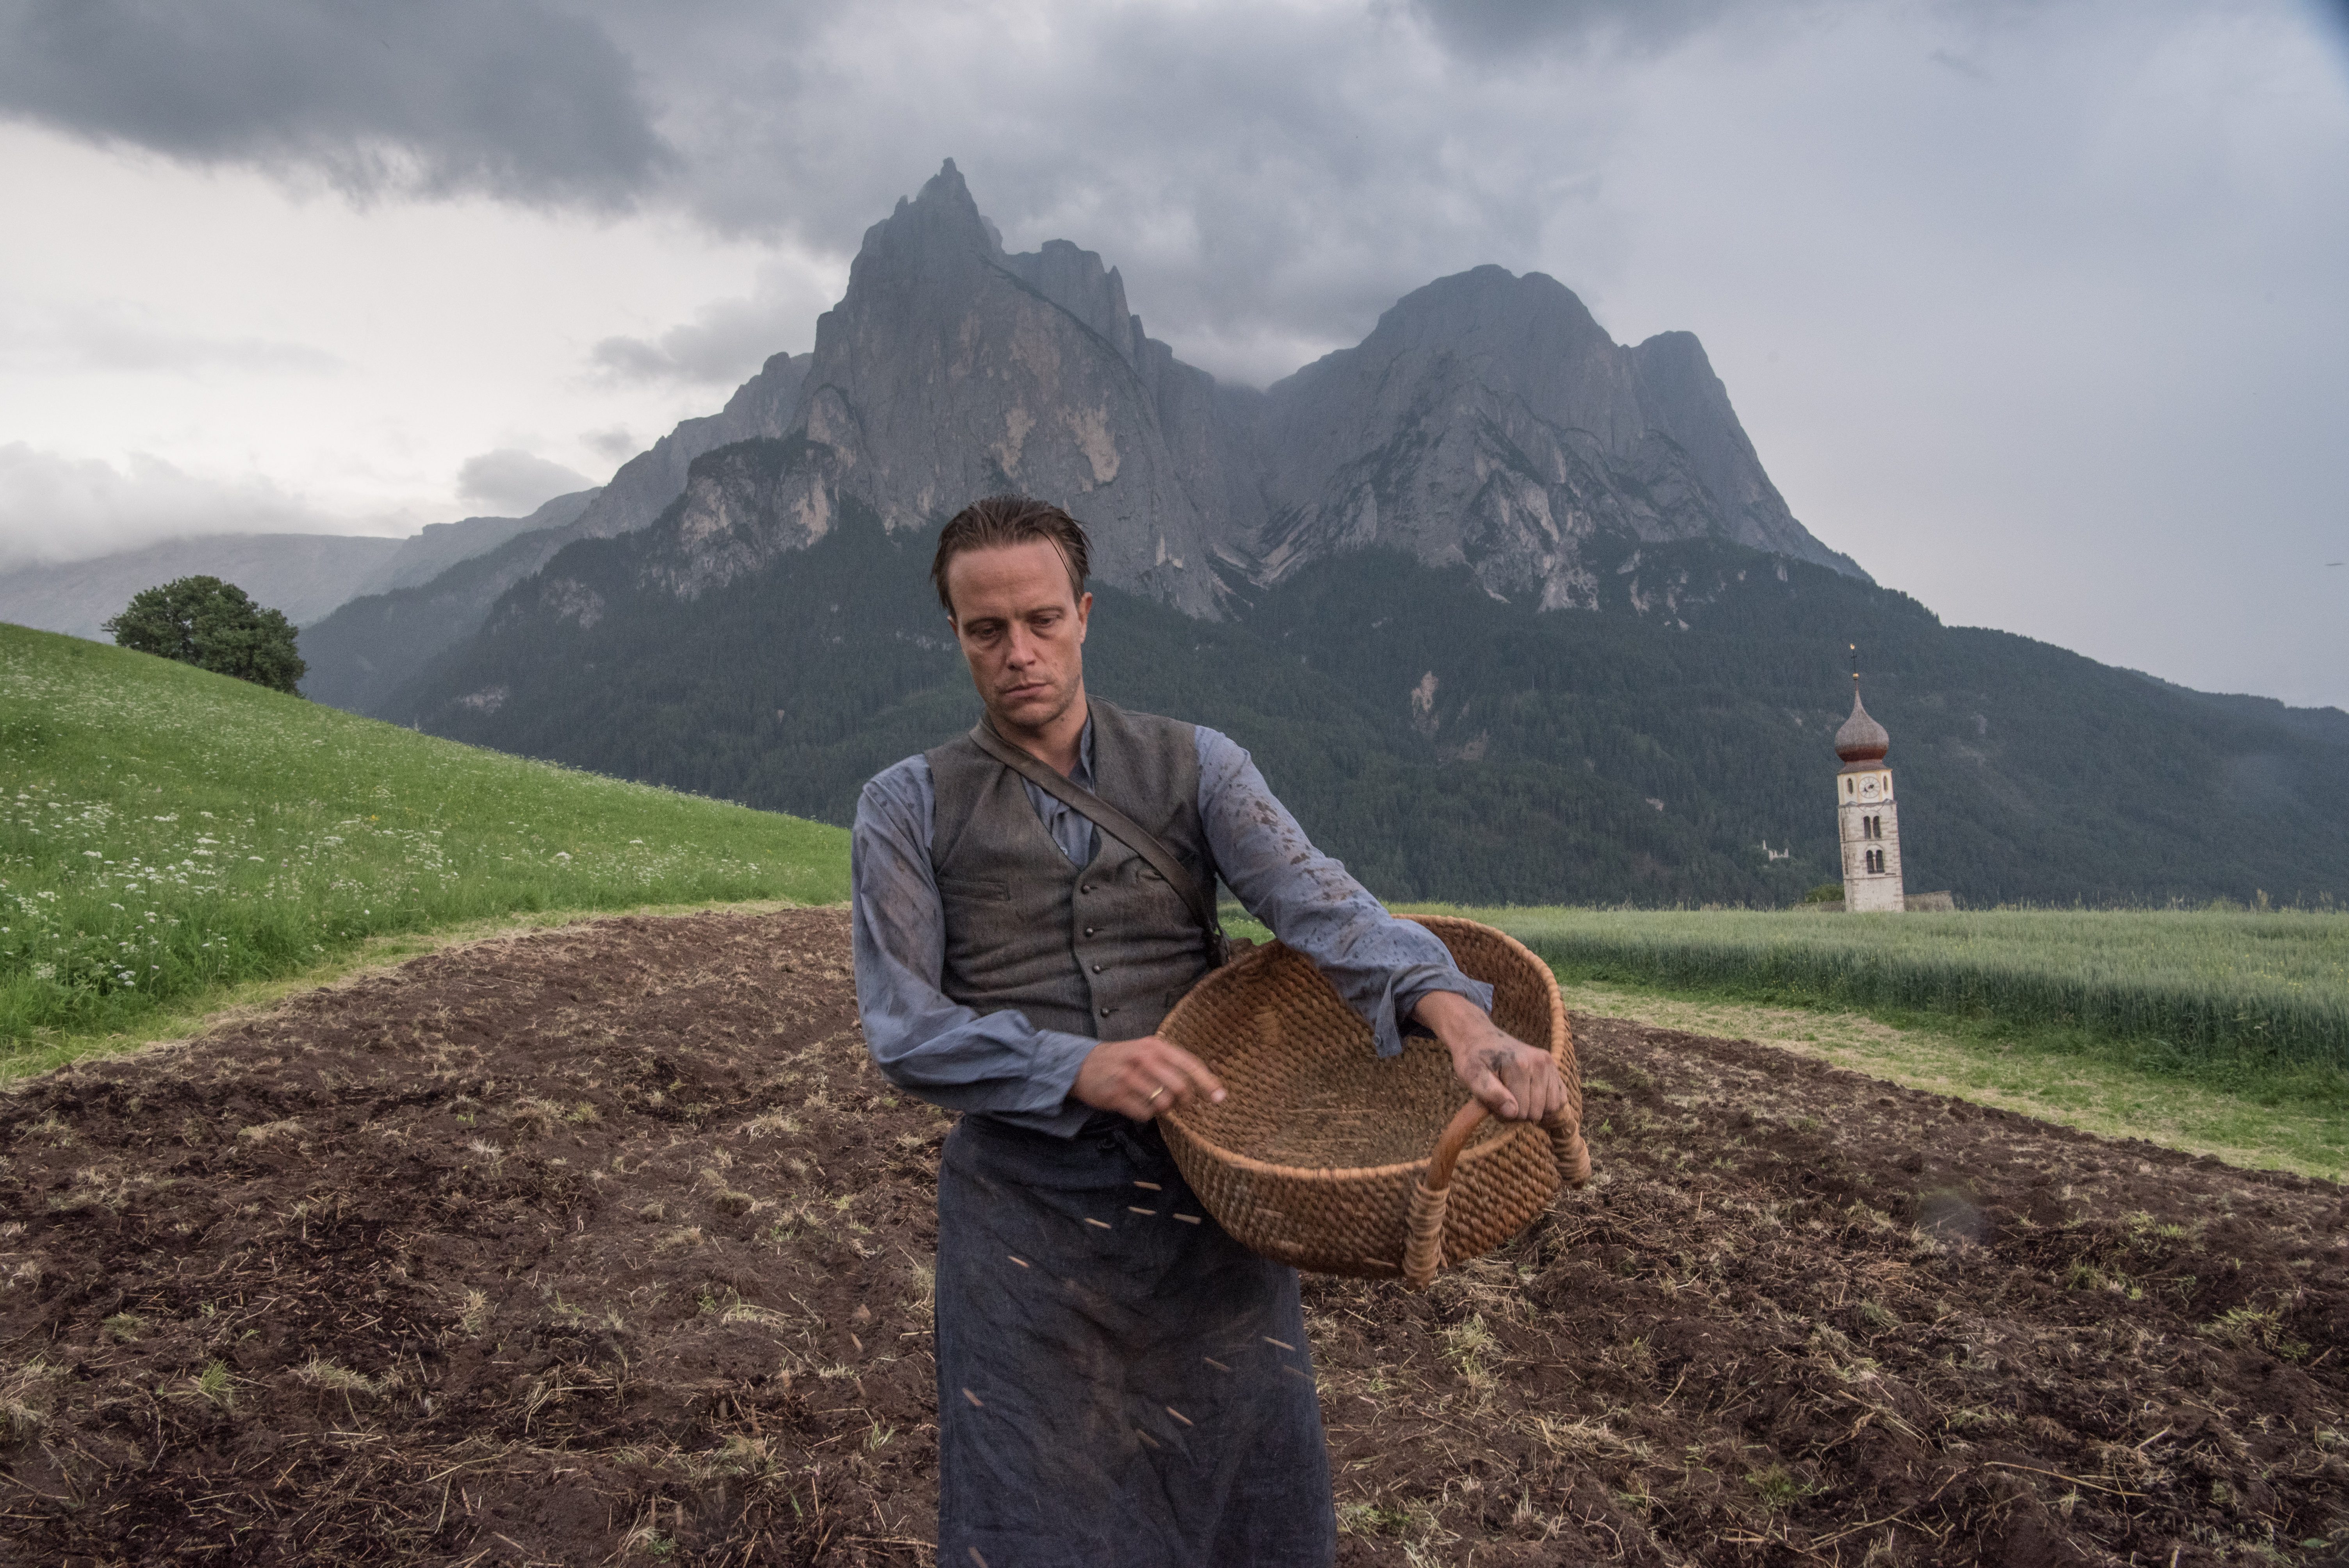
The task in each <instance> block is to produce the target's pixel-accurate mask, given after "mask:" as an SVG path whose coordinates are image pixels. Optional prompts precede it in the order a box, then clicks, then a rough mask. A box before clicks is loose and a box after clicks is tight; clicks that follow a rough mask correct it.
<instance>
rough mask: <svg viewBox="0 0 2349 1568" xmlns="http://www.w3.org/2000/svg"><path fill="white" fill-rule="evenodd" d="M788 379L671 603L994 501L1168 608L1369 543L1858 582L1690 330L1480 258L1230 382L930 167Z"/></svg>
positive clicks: (690, 526)
mask: <svg viewBox="0 0 2349 1568" xmlns="http://www.w3.org/2000/svg"><path fill="white" fill-rule="evenodd" d="M801 386H802V390H801V392H800V395H799V398H798V403H797V407H796V410H795V412H794V415H793V417H792V423H791V426H790V428H789V429H788V430H786V431H784V432H782V434H783V435H784V437H785V442H786V445H787V446H788V447H789V448H790V451H789V453H788V455H787V456H786V457H778V458H776V459H774V460H771V461H769V460H761V461H759V462H753V463H732V464H724V465H717V466H714V467H712V468H711V469H709V473H707V474H703V473H701V471H700V470H699V469H697V470H696V474H695V477H694V478H693V479H692V480H689V482H688V486H687V493H686V497H685V500H684V507H683V512H682V514H681V518H680V521H679V523H678V536H677V542H678V545H679V546H680V547H681V549H680V551H679V552H678V557H677V558H676V559H673V560H671V561H669V562H667V564H665V565H662V566H660V567H658V568H657V575H659V576H661V577H662V578H663V579H664V580H666V581H667V582H668V583H670V584H671V586H672V587H674V588H675V589H676V590H677V591H678V592H680V593H698V592H699V591H700V589H701V588H703V587H705V586H708V585H710V584H713V583H719V582H723V581H726V580H727V579H729V578H730V577H732V576H736V575H739V574H740V573H743V572H746V571H751V570H755V569H757V568H758V567H759V566H760V565H761V563H763V562H767V561H771V560H772V559H773V558H774V557H775V556H776V555H777V554H778V553H779V552H782V551H787V550H791V549H795V548H798V547H800V546H802V545H804V544H806V543H808V542H812V541H813V540H815V539H818V538H821V537H822V536H823V534H824V533H825V532H826V531H828V530H829V529H830V527H831V526H832V522H833V519H834V518H835V517H836V516H837V515H838V512H839V509H840V507H841V506H842V505H843V503H844V502H845V501H846V500H850V499H852V498H853V499H854V500H855V501H856V502H857V503H859V504H861V505H864V506H866V507H869V508H870V509H871V510H872V511H874V513H875V514H876V515H877V516H878V517H879V518H880V519H881V521H883V523H884V524H885V526H886V527H888V528H890V529H892V530H899V529H905V528H913V527H919V526H926V525H932V524H935V523H936V522H937V521H941V520H943V519H944V518H945V517H947V516H948V515H950V514H951V513H952V512H953V511H957V509H959V508H960V507H962V506H963V505H965V504H967V503H968V501H970V500H973V499H975V498H977V497H978V496H981V495H986V494H988V493H991V492H994V491H998V490H1027V491H1030V493H1033V494H1037V495H1041V496H1045V497H1049V498H1050V499H1052V500H1057V501H1058V502H1060V503H1061V504H1062V505H1064V506H1066V507H1068V508H1069V509H1070V510H1071V511H1072V512H1074V513H1075V514H1076V515H1077V516H1078V517H1080V518H1081V519H1082V520H1083V521H1085V522H1086V523H1087V524H1088V525H1089V526H1090V527H1091V528H1092V531H1093V534H1094V538H1095V545H1096V548H1095V559H1096V560H1097V562H1099V563H1100V574H1101V575H1102V577H1103V578H1104V579H1105V580H1106V581H1108V582H1109V583H1112V584H1114V585H1116V586H1118V587H1121V588H1126V589H1129V590H1133V591H1136V592H1140V593H1145V594H1148V595H1150V596H1153V597H1155V598H1159V599H1162V600H1164V601H1167V602H1169V603H1174V604H1175V605H1176V606H1178V607H1179V608H1181V609H1183V610H1185V612H1187V613H1189V614H1216V613H1217V609H1218V606H1219V604H1220V603H1222V602H1223V598H1224V595H1225V594H1226V592H1227V591H1228V589H1229V587H1230V586H1231V585H1234V584H1237V583H1240V582H1242V581H1248V580H1252V581H1255V582H1257V583H1271V582H1275V581H1278V579H1279V578H1281V577H1282V576H1284V575H1286V574H1287V573H1289V572H1291V571H1293V570H1295V569H1296V567H1297V566H1299V564H1301V563H1302V562H1305V561H1307V560H1309V559H1315V558H1319V557H1320V556H1323V555H1327V554H1330V553H1334V552H1344V551H1350V550H1356V549H1361V548H1364V547H1367V546H1371V545H1381V546H1386V547H1390V548H1399V549H1402V550H1404V551H1406V552H1409V553H1411V554H1412V555H1413V556H1415V557H1417V558H1418V559H1420V560H1422V561H1423V562H1430V563H1433V564H1454V563H1465V564H1467V565H1469V566H1471V567H1472V568H1473V569H1474V570H1475V573H1476V576H1477V578H1478V580H1479V581H1480V582H1481V583H1483V584H1484V585H1485V588H1486V589H1487V591H1489V592H1491V593H1495V594H1497V595H1500V596H1502V597H1506V598H1518V597H1521V596H1530V597H1531V598H1532V599H1533V600H1534V601H1535V602H1537V603H1540V604H1542V605H1544V606H1546V607H1552V608H1557V607H1564V606H1568V605H1595V604H1596V603H1597V602H1598V596H1597V593H1596V591H1595V582H1596V579H1595V578H1594V576H1593V571H1594V570H1595V569H1596V568H1595V567H1594V564H1593V562H1595V561H1597V560H1598V558H1599V556H1601V555H1604V556H1606V557H1607V558H1608V560H1609V561H1612V560H1614V559H1616V558H1619V557H1620V556H1622V555H1625V554H1628V553H1629V552H1630V550H1632V549H1634V548H1636V546H1637V544H1638V543H1639V542H1641V541H1661V540H1670V539H1686V538H1707V537H1710V538H1721V539H1729V540H1733V541H1735V542H1739V543H1743V544H1749V545H1754V546H1758V547H1760V548H1763V549H1767V550H1774V551H1778V552H1783V553H1786V554H1792V555H1796V556H1799V557H1802V558H1804V559H1808V560H1813V561H1818V562H1825V563H1827V564H1831V565H1836V566H1837V567H1838V568H1839V569H1842V570H1846V571H1854V572H1856V571H1857V568H1856V567H1853V566H1852V565H1851V563H1850V562H1848V561H1847V560H1846V559H1845V558H1843V557H1841V556H1838V555H1836V554H1835V553H1834V552H1830V551H1828V550H1826V548H1825V547H1824V546H1822V545H1820V544H1819V543H1818V542H1817V541H1816V540H1815V539H1813V538H1812V537H1811V536H1810V534H1809V533H1808V532H1807V531H1806V530H1804V529H1803V527H1802V525H1801V524H1800V523H1798V522H1796V521H1795V519H1794V517H1793V516H1792V514H1791V513H1790V512H1788V511H1787V510H1786V506H1785V501H1784V500H1783V499H1782V498H1780V497H1779V495H1778V492H1777V490H1775V488H1774V487H1772V485H1771V484H1770V481H1769V478H1768V476H1767V475H1766V474H1765V473H1764V471H1763V469H1762V466H1761V462H1760V459H1758V458H1757V457H1756V456H1755V455H1754V450H1753V447H1752V444H1751V443H1750V442H1748V441H1747V440H1746V438H1745V435H1744V430H1743V429H1742V428H1740V427H1739V425H1738V423H1737V418H1736V415H1735V413H1734V412H1733V410H1732V409H1731V408H1730V406H1729V401H1728V394H1727V392H1726V390H1725V389H1723V387H1722V386H1721V383H1720V380H1719V378H1718V377H1715V376H1714V375H1713V371H1712V367H1711V366H1710V365H1709V364H1708V363H1707V362H1706V360H1705V357H1704V352H1703V349H1702V347H1701V346H1699V345H1698V344H1697V343H1696V340H1695V339H1694V338H1693V337H1690V336H1688V335H1686V334H1667V335H1663V336H1661V337H1658V338H1652V339H1651V340H1649V341H1648V342H1647V343H1644V344H1642V345H1640V346H1638V347H1637V348H1632V347H1627V346H1621V345H1619V344H1617V343H1616V342H1615V341H1614V340H1613V339H1612V338H1611V337H1609V335H1608V334H1607V332H1606V330H1605V329H1604V328H1603V327H1601V326H1600V325H1599V323H1598V321H1597V320H1596V319H1594V318H1593V316H1592V315H1591V314H1590V312H1589V310H1588V308H1587V307H1585V305H1584V304H1583V303H1582V301H1581V300H1580V299H1578V298H1577V297H1576V295H1575V294H1574V292H1573V291H1572V290H1570V289H1568V288H1567V287H1566V286H1565V285H1564V284H1560V283H1559V282H1558V281H1557V279H1555V278H1552V277H1549V276H1547V275H1546V274H1544V273H1525V274H1523V275H1519V274H1516V273H1511V272H1509V271H1508V270H1507V269H1506V268H1503V267H1498V266H1481V267H1475V268H1473V269H1471V270H1469V271H1467V272H1464V273H1457V274H1454V275H1453V276H1450V277H1445V278H1439V279H1437V280H1436V281H1435V282H1433V283H1432V284H1427V285H1426V286H1425V287H1423V288H1420V289H1415V290H1413V292H1412V293H1411V294H1406V295H1405V296H1403V298H1402V299H1401V300H1398V301H1397V302H1396V303H1395V304H1394V305H1393V306H1392V308H1391V309H1389V310H1388V311H1387V312H1386V313H1385V314H1384V315H1381V317H1380V318H1379V321H1378V324H1377V325H1376V326H1375V327H1374V328H1373V329H1372V331H1371V334H1370V335H1369V336H1367V337H1366V338H1364V339H1363V341H1362V342H1361V344H1359V345H1357V346H1354V347H1352V348H1349V349H1343V350H1340V352H1338V353H1335V354H1331V355H1329V356H1325V357H1324V358H1322V359H1320V360H1319V361H1317V362H1315V363H1314V364H1312V365H1310V366H1306V367H1305V368H1304V369H1303V370H1300V371H1299V372H1298V373H1297V374H1296V375H1294V376H1292V377H1288V379H1286V380H1284V381H1282V382H1280V383H1278V385H1276V386H1275V387H1271V388H1270V389H1268V391H1267V392H1265V393H1263V394H1244V395H1243V394H1241V393H1239V392H1237V391H1231V392H1226V390H1225V389H1220V388H1218V387H1216V384H1215V382H1214V380H1213V378H1212V377H1207V376H1206V375H1205V374H1204V373H1202V372H1200V371H1197V370H1195V369H1192V368H1191V367H1190V366H1185V365H1183V364H1181V363H1180V362H1179V361H1177V360H1176V359H1175V358H1174V353H1173V351H1172V350H1171V349H1169V348H1168V347H1167V346H1165V345H1164V344H1162V343H1157V342H1154V341H1153V340H1152V339H1151V338H1150V337H1149V336H1148V335H1146V334H1145V333H1144V332H1143V324H1142V321H1141V319H1140V318H1139V317H1138V316H1136V315H1134V314H1133V310H1132V308H1131V305H1130V304H1129V302H1128V300H1127V298H1126V292H1125V280H1124V278H1123V276H1122V275H1121V274H1120V273H1119V272H1118V271H1117V269H1116V268H1114V267H1111V266H1108V265H1106V264H1105V263H1103V261H1102V257H1101V256H1100V255H1099V254H1098V253H1094V252H1092V251H1088V250H1085V249H1083V248H1082V247H1081V246H1079V245H1076V244H1074V243H1072V242H1069V241H1066V240H1051V241H1048V242H1045V243H1044V244H1043V245H1042V246H1040V248H1039V249H1037V250H1035V251H1032V252H1025V253H1007V252H1006V251H1005V250H1004V248H1003V243H1002V239H1001V236H1000V234H999V232H998V231H997V230H996V228H995V226H994V225H993V224H992V223H990V222H988V220H987V218H986V217H985V215H984V214H982V213H981V212H980V211H979V210H978V203H977V201H974V200H973V199H972V196H971V193H970V189H969V187H968V184H967V183H966V182H965V181H964V180H963V177H962V174H961V171H960V170H957V168H956V167H955V164H954V161H953V160H951V159H949V160H947V161H946V162H945V163H944V164H943V165H942V166H941V167H940V168H939V170H938V172H937V173H936V175H935V176H933V177H932V178H931V179H930V180H929V181H927V182H926V184H924V185H923V187H922V188H921V190H920V191H919V192H917V193H916V195H915V196H913V197H912V198H910V199H905V200H900V201H899V202H898V203H897V206H896V209H895V211H893V212H892V213H891V214H890V216H889V217H888V218H886V219H885V220H884V221H883V222H879V223H876V224H874V226H873V227H872V228H871V229H869V230H867V231H866V232H865V235H864V248H863V249H862V250H861V251H860V252H859V253H858V255H857V257H856V259H855V262H854V264H853V265H852V266H851V268H850V272H849V285H848V289H847V292H846V293H845V294H843V296H842V298H841V301H840V303H839V304H837V305H836V306H834V307H833V309H832V310H830V311H828V312H826V313H825V315H823V318H822V319H821V320H820V321H819V322H818V324H817V328H816V343H815V349H814V353H813V356H812V361H811V362H810V364H809V366H808V367H807V370H806V374H805V379H804V381H803V382H802V384H801ZM746 485H748V486H751V487H752V488H753V489H755V490H757V491H758V493H757V494H755V495H754V494H750V493H748V492H747V491H745V490H743V488H742V487H744V486H746ZM1609 539H1611V540H1614V541H1617V542H1619V547H1617V546H1612V545H1607V544H1605V543H1604V541H1606V540H1609ZM1594 551H1596V552H1597V554H1594ZM1610 552H1611V553H1610Z"/></svg>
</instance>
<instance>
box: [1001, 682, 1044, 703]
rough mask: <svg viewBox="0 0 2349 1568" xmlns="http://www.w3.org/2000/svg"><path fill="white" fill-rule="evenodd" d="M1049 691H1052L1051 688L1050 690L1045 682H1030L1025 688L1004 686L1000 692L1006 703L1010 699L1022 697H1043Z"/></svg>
mask: <svg viewBox="0 0 2349 1568" xmlns="http://www.w3.org/2000/svg"><path fill="white" fill-rule="evenodd" d="M1051 689H1052V688H1051V686H1050V685H1049V684H1047V683H1046V682H1043V681H1030V682H1029V683H1028V684H1027V685H1026V686H1006V687H1004V688H1003V692H1002V696H1003V697H1004V700H1006V701H1007V702H1008V701H1010V700H1012V699H1014V698H1018V697H1023V696H1043V695H1044V694H1045V693H1046V692H1048V691H1050V690H1051Z"/></svg>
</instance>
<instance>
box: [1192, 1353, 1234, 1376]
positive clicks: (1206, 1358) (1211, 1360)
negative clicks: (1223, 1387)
mask: <svg viewBox="0 0 2349 1568" xmlns="http://www.w3.org/2000/svg"><path fill="white" fill-rule="evenodd" d="M1199 1359H1200V1360H1202V1361H1204V1362H1206V1364H1207V1365H1208V1366H1210V1367H1214V1368H1215V1369H1216V1371H1218V1372H1228V1371H1230V1370H1231V1368H1230V1367H1226V1366H1225V1365H1224V1364H1223V1363H1222V1362H1220V1361H1218V1360H1216V1358H1215V1357H1212V1356H1202V1357H1199Z"/></svg>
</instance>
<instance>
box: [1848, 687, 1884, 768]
mask: <svg viewBox="0 0 2349 1568" xmlns="http://www.w3.org/2000/svg"><path fill="white" fill-rule="evenodd" d="M1835 748H1836V755H1837V757H1840V758H1843V759H1844V760H1845V761H1846V762H1881V761H1882V760H1884V754H1885V753H1886V752H1888V751H1889V750H1891V749H1892V737H1891V736H1890V735H1889V734H1887V733H1886V732H1885V728H1884V727H1883V726H1882V725H1880V724H1878V723H1877V722H1876V720H1875V719H1873V718H1871V717H1868V709H1866V708H1864V707H1860V706H1859V693H1857V691H1855V692H1853V693H1852V694H1851V717H1849V718H1847V719H1845V720H1844V721H1843V727H1842V728H1841V729H1838V730H1837V731H1836V738H1835Z"/></svg>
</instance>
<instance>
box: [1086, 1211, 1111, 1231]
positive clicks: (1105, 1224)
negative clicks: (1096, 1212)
mask: <svg viewBox="0 0 2349 1568" xmlns="http://www.w3.org/2000/svg"><path fill="white" fill-rule="evenodd" d="M1085 1223H1086V1224H1088V1225H1098V1226H1100V1227H1101V1228H1102V1230H1104V1231H1106V1230H1108V1229H1109V1228H1110V1227H1109V1222H1108V1221H1107V1220H1096V1219H1094V1218H1092V1216H1091V1215H1087V1216H1086V1218H1085Z"/></svg>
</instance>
